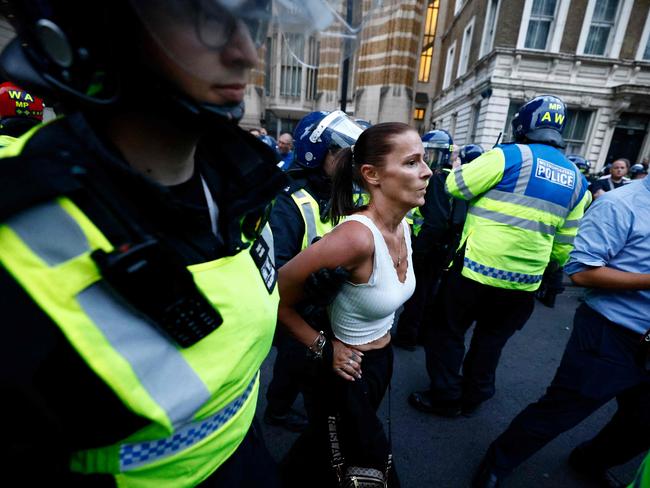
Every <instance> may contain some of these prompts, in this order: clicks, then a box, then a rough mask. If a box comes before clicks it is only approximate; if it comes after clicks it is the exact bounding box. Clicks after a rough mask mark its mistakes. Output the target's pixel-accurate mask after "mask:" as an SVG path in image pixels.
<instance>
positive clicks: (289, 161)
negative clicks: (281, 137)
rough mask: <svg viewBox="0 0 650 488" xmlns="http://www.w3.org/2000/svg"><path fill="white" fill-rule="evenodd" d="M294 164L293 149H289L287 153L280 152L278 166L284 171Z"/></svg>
mask: <svg viewBox="0 0 650 488" xmlns="http://www.w3.org/2000/svg"><path fill="white" fill-rule="evenodd" d="M292 166H293V151H289V152H288V153H287V154H280V161H279V162H278V168H280V169H281V170H282V171H289V170H290V169H291V167H292Z"/></svg>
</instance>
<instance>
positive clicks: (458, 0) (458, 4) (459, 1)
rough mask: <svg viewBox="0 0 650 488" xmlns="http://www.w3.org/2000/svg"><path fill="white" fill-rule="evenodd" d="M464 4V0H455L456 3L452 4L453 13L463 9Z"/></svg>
mask: <svg viewBox="0 0 650 488" xmlns="http://www.w3.org/2000/svg"><path fill="white" fill-rule="evenodd" d="M464 4H465V0H456V4H455V5H454V15H458V13H459V12H460V11H461V10H462V9H463V5H464Z"/></svg>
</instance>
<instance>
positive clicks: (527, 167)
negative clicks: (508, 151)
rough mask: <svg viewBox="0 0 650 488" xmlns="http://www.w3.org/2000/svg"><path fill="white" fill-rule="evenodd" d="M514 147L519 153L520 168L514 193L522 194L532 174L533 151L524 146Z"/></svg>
mask: <svg viewBox="0 0 650 488" xmlns="http://www.w3.org/2000/svg"><path fill="white" fill-rule="evenodd" d="M516 146H517V148H518V149H519V152H520V153H521V167H520V168H519V177H518V178H517V183H516V184H515V189H514V192H515V193H520V194H523V193H524V192H525V191H526V188H527V187H528V182H529V181H530V176H531V175H532V173H533V151H531V150H530V148H529V147H528V146H526V145H525V144H517V145H516Z"/></svg>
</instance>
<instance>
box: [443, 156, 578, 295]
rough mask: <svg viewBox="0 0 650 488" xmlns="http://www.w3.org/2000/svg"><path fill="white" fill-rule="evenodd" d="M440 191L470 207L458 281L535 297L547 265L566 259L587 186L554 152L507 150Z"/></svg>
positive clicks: (462, 170) (466, 168)
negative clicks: (524, 293) (467, 201)
mask: <svg viewBox="0 0 650 488" xmlns="http://www.w3.org/2000/svg"><path fill="white" fill-rule="evenodd" d="M446 188H447V191H448V192H449V193H450V194H451V195H452V196H454V197H456V198H461V199H464V200H469V201H470V208H469V212H468V215H467V220H466V221H465V226H464V228H463V235H462V238H461V246H463V245H464V246H465V256H464V263H463V270H462V274H463V276H465V277H467V278H470V279H472V280H474V281H477V282H479V283H483V284H487V285H490V286H495V287H499V288H507V289H516V290H526V291H534V290H536V289H537V288H538V287H539V285H540V283H541V280H542V276H543V273H544V269H545V268H546V266H547V264H548V263H549V261H550V260H554V261H556V262H557V263H558V264H560V265H563V264H564V263H565V262H566V260H567V259H568V255H569V252H570V250H571V248H572V245H573V239H574V237H575V235H576V233H577V230H578V223H579V220H580V218H581V217H582V215H583V214H584V210H585V208H586V206H587V205H588V204H589V202H590V201H591V200H590V198H589V195H588V192H587V182H586V180H585V178H584V176H583V175H582V174H581V173H580V172H579V171H578V169H577V168H576V167H575V165H574V164H573V163H571V162H570V161H569V160H567V159H566V158H565V157H564V155H563V154H562V153H560V152H559V151H558V150H557V149H555V148H553V147H550V146H546V145H543V144H531V145H521V144H507V145H503V146H500V147H498V148H496V149H493V150H492V151H488V152H487V153H485V154H483V155H482V156H480V157H479V158H477V159H476V160H474V161H473V162H471V163H469V164H466V165H463V166H461V167H459V168H456V169H454V171H452V173H451V174H450V175H449V176H448V177H447V180H446Z"/></svg>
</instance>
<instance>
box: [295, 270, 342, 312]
mask: <svg viewBox="0 0 650 488" xmlns="http://www.w3.org/2000/svg"><path fill="white" fill-rule="evenodd" d="M349 278H350V272H349V271H348V270H347V269H345V268H344V267H343V266H337V267H336V268H334V269H328V268H322V269H319V270H318V271H316V272H315V273H312V274H310V275H309V278H307V281H306V282H305V286H304V292H305V298H304V299H305V301H306V302H308V303H311V304H313V305H317V306H319V307H326V306H328V305H329V304H330V303H332V302H333V301H334V298H336V295H338V293H339V290H340V289H341V287H342V286H343V283H345V282H346V281H347V280H348V279H349Z"/></svg>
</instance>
